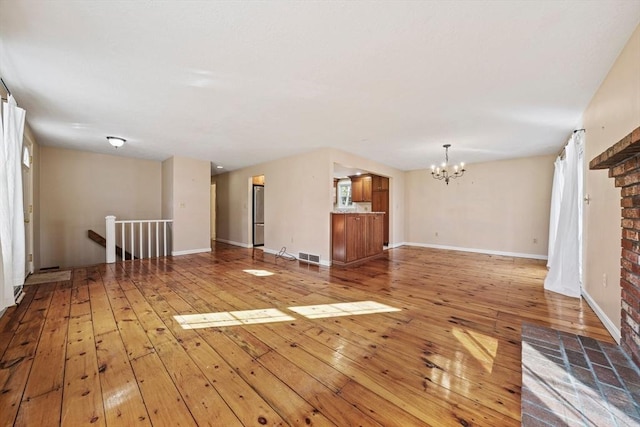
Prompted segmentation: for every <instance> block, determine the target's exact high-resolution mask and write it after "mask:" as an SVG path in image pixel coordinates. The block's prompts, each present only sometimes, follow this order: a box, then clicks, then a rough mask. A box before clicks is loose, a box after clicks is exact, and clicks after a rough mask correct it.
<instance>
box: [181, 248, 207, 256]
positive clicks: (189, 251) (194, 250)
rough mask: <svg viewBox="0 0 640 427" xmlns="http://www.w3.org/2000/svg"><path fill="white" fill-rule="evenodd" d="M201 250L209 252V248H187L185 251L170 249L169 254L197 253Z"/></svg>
mask: <svg viewBox="0 0 640 427" xmlns="http://www.w3.org/2000/svg"><path fill="white" fill-rule="evenodd" d="M202 252H211V248H201V249H187V250H186V251H171V255H172V256H177V255H191V254H199V253H202Z"/></svg>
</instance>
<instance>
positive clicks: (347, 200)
mask: <svg viewBox="0 0 640 427" xmlns="http://www.w3.org/2000/svg"><path fill="white" fill-rule="evenodd" d="M338 207H339V208H350V207H351V181H350V180H344V181H338Z"/></svg>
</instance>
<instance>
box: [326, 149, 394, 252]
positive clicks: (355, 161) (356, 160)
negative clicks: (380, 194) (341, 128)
mask: <svg viewBox="0 0 640 427" xmlns="http://www.w3.org/2000/svg"><path fill="white" fill-rule="evenodd" d="M329 155H330V159H329V160H330V167H331V176H332V177H333V164H334V163H338V164H340V165H342V166H344V167H349V168H355V169H363V170H366V171H367V172H371V173H373V174H375V175H380V176H385V177H387V178H389V246H390V247H394V246H397V245H401V244H402V243H403V242H404V241H405V206H406V202H405V172H403V171H401V170H399V169H395V168H392V167H390V166H387V165H384V164H382V163H378V162H374V161H373V160H369V159H365V158H362V157H359V156H356V155H355V154H351V153H348V152H346V151H342V150H338V149H330V150H329ZM331 185H333V184H332V183H331ZM331 203H333V199H332V200H331ZM331 206H332V207H333V204H332V205H331Z"/></svg>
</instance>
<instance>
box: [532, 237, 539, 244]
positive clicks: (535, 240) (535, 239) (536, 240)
mask: <svg viewBox="0 0 640 427" xmlns="http://www.w3.org/2000/svg"><path fill="white" fill-rule="evenodd" d="M537 243H538V239H537V238H536V237H534V238H533V244H534V245H535V244H537Z"/></svg>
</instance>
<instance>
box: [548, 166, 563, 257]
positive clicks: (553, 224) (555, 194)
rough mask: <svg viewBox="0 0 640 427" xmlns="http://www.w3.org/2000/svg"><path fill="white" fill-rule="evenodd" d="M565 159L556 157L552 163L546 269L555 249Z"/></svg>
mask: <svg viewBox="0 0 640 427" xmlns="http://www.w3.org/2000/svg"><path fill="white" fill-rule="evenodd" d="M565 163H566V162H565V159H563V158H562V156H558V158H557V159H556V161H555V162H554V164H553V165H554V167H555V168H554V173H553V187H552V191H551V217H550V218H549V249H548V251H547V254H548V256H549V258H548V260H547V267H549V264H550V262H551V258H553V251H554V249H555V247H556V236H557V234H558V221H559V220H560V202H561V201H562V186H563V185H564V165H565Z"/></svg>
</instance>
